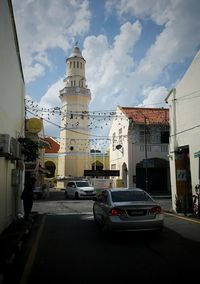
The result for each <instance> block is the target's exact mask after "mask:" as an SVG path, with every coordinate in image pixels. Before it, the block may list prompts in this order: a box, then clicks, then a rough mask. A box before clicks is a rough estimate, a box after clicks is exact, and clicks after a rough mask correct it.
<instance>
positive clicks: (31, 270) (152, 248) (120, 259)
mask: <svg viewBox="0 0 200 284" xmlns="http://www.w3.org/2000/svg"><path fill="white" fill-rule="evenodd" d="M58 195H59V196H60V198H58V199H60V200H58V199H57V200H56V201H53V200H52V199H53V198H51V197H50V198H49V199H50V200H51V201H47V200H41V201H35V202H34V210H35V209H36V208H37V209H38V210H39V211H40V212H39V215H38V217H37V218H36V222H35V224H34V225H33V229H32V232H31V236H30V238H29V239H28V242H27V243H26V249H27V250H28V251H29V253H28V254H27V255H26V257H24V259H23V261H22V263H21V265H22V267H23V268H22V271H21V276H20V277H19V278H21V280H20V281H19V283H20V284H24V283H27V284H32V283H81V284H82V283H83V284H84V283H105V281H112V283H129V282H130V281H131V282H133V280H134V279H140V280H148V281H150V283H151V282H152V281H156V279H160V281H162V282H164V283H165V282H167V283H174V281H177V282H178V283H180V281H183V280H186V279H190V280H192V279H194V278H195V277H196V275H195V273H194V271H198V269H199V257H198V254H199V253H200V242H197V240H198V236H199V235H200V224H199V223H195V222H191V221H190V220H184V219H182V218H177V217H175V216H172V215H168V214H166V215H165V228H164V231H163V233H162V235H161V237H159V238H157V237H156V238H155V236H154V235H152V234H149V233H147V232H144V233H123V234H122V233H120V234H112V235H111V236H110V237H104V236H103V235H102V233H101V231H100V230H99V228H98V227H97V226H96V224H95V223H94V220H93V216H92V213H91V208H92V207H91V206H92V202H93V201H92V200H78V201H77V200H64V199H63V200H62V193H59V194H58ZM162 202H164V201H162ZM165 202H167V201H166V200H165ZM165 202H164V203H165ZM56 208H57V209H56ZM50 209H51V212H50ZM53 210H54V212H53ZM44 211H46V212H44ZM47 211H49V212H47ZM195 238H196V241H195V240H194V239H195ZM23 262H24V263H23ZM131 279H132V280H131ZM10 283H11V282H10Z"/></svg>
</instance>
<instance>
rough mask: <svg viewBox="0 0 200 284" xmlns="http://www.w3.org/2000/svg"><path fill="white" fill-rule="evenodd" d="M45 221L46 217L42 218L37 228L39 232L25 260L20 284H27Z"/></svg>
mask: <svg viewBox="0 0 200 284" xmlns="http://www.w3.org/2000/svg"><path fill="white" fill-rule="evenodd" d="M45 221H46V215H45V216H44V217H43V218H42V222H41V225H40V227H39V230H38V233H37V236H36V238H35V241H34V243H33V247H32V250H31V252H30V254H29V256H28V260H27V263H26V266H25V269H24V272H23V274H22V277H21V280H20V284H27V283H28V278H29V276H30V272H31V268H32V266H33V262H34V260H35V256H36V252H37V249H38V244H39V240H40V238H41V235H42V232H43V229H44V224H45Z"/></svg>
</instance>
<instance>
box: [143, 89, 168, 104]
mask: <svg viewBox="0 0 200 284" xmlns="http://www.w3.org/2000/svg"><path fill="white" fill-rule="evenodd" d="M167 94H168V90H167V89H166V88H165V87H163V86H153V87H148V88H146V89H144V90H143V96H144V100H143V102H142V103H141V104H139V106H141V107H142V106H144V107H167V105H166V104H165V102H164V100H165V98H166V96H167ZM159 100H160V101H159Z"/></svg>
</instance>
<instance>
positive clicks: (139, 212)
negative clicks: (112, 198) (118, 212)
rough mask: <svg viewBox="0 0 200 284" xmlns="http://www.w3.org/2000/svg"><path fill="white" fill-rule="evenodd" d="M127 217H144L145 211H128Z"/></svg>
mask: <svg viewBox="0 0 200 284" xmlns="http://www.w3.org/2000/svg"><path fill="white" fill-rule="evenodd" d="M129 215H130V216H142V215H145V210H130V211H129Z"/></svg>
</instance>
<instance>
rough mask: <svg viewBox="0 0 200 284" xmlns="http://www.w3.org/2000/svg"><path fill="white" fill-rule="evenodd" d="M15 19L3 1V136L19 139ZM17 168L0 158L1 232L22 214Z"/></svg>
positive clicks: (20, 78)
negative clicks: (14, 171)
mask: <svg viewBox="0 0 200 284" xmlns="http://www.w3.org/2000/svg"><path fill="white" fill-rule="evenodd" d="M12 16H13V14H12V6H11V1H7V0H2V1H0V62H1V63H0V133H1V134H9V135H10V136H11V137H14V138H18V137H19V136H23V131H24V81H23V73H22V69H21V61H20V58H19V50H18V42H17V37H16V33H15V25H14V21H13V19H12ZM16 168H18V164H17V162H16V161H10V160H7V159H5V158H4V157H0V232H2V230H3V229H5V228H6V227H7V226H8V225H9V224H10V223H11V222H12V221H13V219H14V218H15V216H16V214H17V211H20V206H21V205H20V200H19V195H20V191H21V190H22V188H21V186H22V181H21V182H20V184H19V186H18V187H16V188H13V187H12V186H11V171H12V169H16ZM21 173H22V171H21V170H20V176H21Z"/></svg>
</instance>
